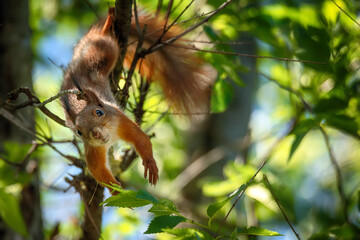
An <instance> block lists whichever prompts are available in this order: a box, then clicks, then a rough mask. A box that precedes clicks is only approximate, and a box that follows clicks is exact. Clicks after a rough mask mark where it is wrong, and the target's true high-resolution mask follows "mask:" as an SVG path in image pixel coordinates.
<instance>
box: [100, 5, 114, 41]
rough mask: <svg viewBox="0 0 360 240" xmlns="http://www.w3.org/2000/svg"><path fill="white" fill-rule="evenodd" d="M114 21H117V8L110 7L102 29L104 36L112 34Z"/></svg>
mask: <svg viewBox="0 0 360 240" xmlns="http://www.w3.org/2000/svg"><path fill="white" fill-rule="evenodd" d="M114 19H115V8H114V7H110V8H109V12H108V16H107V18H106V21H105V24H104V26H103V28H102V29H101V33H102V34H107V33H110V29H111V26H112V23H113V21H114Z"/></svg>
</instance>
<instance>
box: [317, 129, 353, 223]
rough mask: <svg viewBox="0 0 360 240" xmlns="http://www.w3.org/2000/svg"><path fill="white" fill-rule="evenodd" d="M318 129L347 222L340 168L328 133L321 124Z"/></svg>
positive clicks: (347, 205) (346, 201)
mask: <svg viewBox="0 0 360 240" xmlns="http://www.w3.org/2000/svg"><path fill="white" fill-rule="evenodd" d="M319 129H320V131H321V133H322V135H323V137H324V140H325V144H326V148H327V150H328V153H329V157H330V161H331V164H332V165H333V167H334V170H335V175H336V183H337V190H338V192H339V195H340V199H341V202H342V205H343V208H344V209H343V213H344V218H345V221H346V222H347V223H349V222H350V219H349V215H348V213H347V210H348V207H349V203H348V200H347V198H346V196H345V192H344V188H343V180H342V174H341V169H340V166H339V164H338V162H337V160H336V158H335V155H334V152H333V150H332V148H331V145H330V140H329V136H328V134H327V133H326V131H325V129H324V128H323V127H322V126H319Z"/></svg>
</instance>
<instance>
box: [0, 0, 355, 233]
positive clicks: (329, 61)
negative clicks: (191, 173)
mask: <svg viewBox="0 0 360 240" xmlns="http://www.w3.org/2000/svg"><path fill="white" fill-rule="evenodd" d="M335 2H336V3H337V4H338V6H339V7H341V9H342V10H343V11H346V13H348V14H349V15H350V16H351V17H353V18H354V19H355V20H356V21H357V22H358V23H359V22H360V18H359V17H358V16H359V15H360V3H358V1H355V0H347V1H340V0H335ZM88 3H90V4H91V6H92V9H93V10H94V11H95V12H94V11H93V10H92V9H91V8H90V7H89V4H88ZM113 3H114V1H110V5H112V4H113ZM168 3H169V1H163V5H162V12H165V11H166V7H167V5H168ZM188 3H189V1H180V0H178V1H174V5H173V6H174V11H173V13H172V16H171V17H172V19H174V18H175V17H176V16H178V15H179V14H180V13H181V11H182V10H183V9H184V7H186V5H187V4H188ZM221 3H222V1H218V0H209V1H207V3H206V4H205V3H204V2H203V1H195V3H194V4H193V6H192V7H190V8H189V11H187V12H186V14H184V15H183V16H182V17H181V18H180V20H187V19H189V18H190V17H192V16H199V15H201V14H203V13H206V12H209V11H211V10H214V9H216V8H217V7H218V6H219V5H220V4H221ZM107 4H108V3H107V2H105V1H97V0H91V1H90V0H89V1H83V0H41V1H37V0H32V1H30V11H31V18H30V26H31V29H32V31H33V41H32V44H33V52H34V61H35V67H36V69H35V70H34V90H35V92H36V93H37V95H38V96H39V97H40V99H42V100H43V99H46V98H48V97H50V96H52V95H55V94H56V92H57V91H58V88H59V86H60V81H61V78H62V71H61V68H59V67H56V66H54V65H52V64H51V63H50V62H49V61H48V59H47V58H48V57H49V55H50V53H49V52H47V50H48V51H49V49H51V50H52V51H55V57H56V56H57V54H58V55H61V56H62V55H65V57H64V58H65V59H66V60H67V61H69V60H70V57H71V56H70V55H69V56H68V55H66V54H67V53H69V54H70V53H71V50H72V49H71V48H72V46H73V45H74V44H75V43H76V41H77V40H78V39H79V38H80V36H81V34H82V33H84V32H85V31H86V29H87V28H88V27H89V26H90V25H91V24H92V23H93V22H94V21H96V19H97V15H98V16H103V15H105V13H106V9H107ZM141 4H142V6H143V7H144V9H146V10H147V11H149V12H153V11H155V10H156V8H157V1H155V0H146V1H142V2H141ZM338 6H336V5H335V4H334V2H333V1H331V0H318V1H300V0H298V1H289V0H280V1H272V0H270V1H249V0H242V1H240V0H234V1H233V2H232V3H231V4H230V5H229V6H228V7H226V8H225V9H224V10H223V11H221V12H219V13H218V14H217V15H216V16H215V17H214V18H213V19H211V21H209V23H207V24H206V25H204V26H203V28H202V29H201V30H202V32H203V33H204V34H206V36H207V38H208V39H209V40H211V41H213V42H214V44H211V45H201V48H202V49H206V50H213V51H218V52H233V51H234V50H233V46H232V44H229V43H230V42H236V41H237V39H239V38H240V37H241V36H242V35H245V34H250V35H251V36H252V37H253V38H254V39H255V42H254V43H237V44H256V46H257V55H259V56H266V57H276V58H286V59H297V60H304V61H315V62H317V63H308V62H303V63H302V62H291V61H285V60H284V61H281V60H277V59H271V58H258V59H257V67H256V69H248V67H247V66H245V63H244V62H242V61H241V60H240V59H239V58H238V57H236V56H230V55H222V54H219V53H209V52H200V53H198V54H199V55H201V56H202V57H203V58H204V59H205V60H206V61H207V62H209V63H210V64H211V65H212V66H213V67H214V69H216V70H217V71H218V78H217V81H216V82H215V84H214V89H213V95H212V99H211V104H212V106H211V107H212V111H213V112H216V113H220V112H223V111H224V110H226V108H227V106H228V105H229V104H230V103H231V101H232V98H233V95H234V91H233V87H232V84H233V83H235V84H237V85H240V86H244V84H243V82H242V80H241V78H240V77H239V73H245V72H256V73H258V74H259V75H258V77H259V80H260V82H259V86H258V88H257V89H256V93H255V96H254V98H255V104H254V106H253V112H252V115H251V122H250V126H249V127H250V129H251V132H252V135H251V143H250V144H249V146H248V154H247V159H246V164H243V163H239V162H237V161H235V160H234V161H233V162H229V163H228V164H226V166H225V167H224V169H223V175H222V176H206V178H203V179H201V181H199V185H200V186H201V189H202V194H203V196H204V198H202V201H201V202H192V203H185V206H182V207H181V208H180V207H177V206H178V205H183V203H182V201H181V199H182V198H181V196H180V194H179V193H178V190H177V188H176V187H177V186H176V185H174V179H176V177H177V176H178V175H179V173H181V172H182V171H183V170H184V169H185V168H186V166H187V162H186V146H187V144H189V145H190V144H191V143H187V142H186V140H184V139H185V138H184V135H186V133H187V131H188V129H189V126H190V124H191V123H189V122H188V121H186V120H183V119H180V118H178V117H174V116H172V115H168V116H166V117H164V118H163V119H162V121H161V123H159V124H157V125H155V126H154V127H153V128H152V129H151V132H154V133H155V134H156V136H155V138H153V139H152V142H153V146H154V152H155V156H156V159H159V160H160V161H158V163H159V165H160V166H159V167H160V170H161V176H160V178H161V180H160V182H159V184H158V186H157V187H156V189H153V188H150V187H148V188H147V191H148V192H150V193H151V195H150V194H149V193H147V192H145V191H124V194H123V195H121V196H118V197H112V198H110V199H108V200H107V202H106V204H108V205H111V204H110V203H113V205H114V206H118V207H139V206H144V205H152V207H151V208H150V210H149V212H150V213H153V214H154V216H155V217H156V219H158V220H156V221H155V222H152V223H150V219H152V218H153V217H151V215H150V216H146V217H144V215H142V214H140V213H139V212H136V211H134V212H135V213H134V214H129V211H131V210H128V209H126V208H124V209H120V210H115V211H114V212H113V214H114V215H116V216H118V217H117V218H116V221H105V222H104V224H103V237H104V239H119V238H120V239H121V238H122V237H123V239H126V237H129V238H130V237H131V236H135V239H136V236H137V235H142V234H143V232H144V231H145V230H146V229H145V230H144V231H142V232H140V233H139V230H138V229H139V228H141V227H144V226H143V225H145V226H146V227H147V226H148V225H149V224H150V225H151V224H152V225H151V226H152V227H151V228H150V230H149V231H150V232H155V231H156V232H159V231H160V232H163V233H160V234H157V235H156V238H158V239H174V238H175V239H208V238H209V234H208V233H207V232H205V231H203V229H202V228H200V229H198V228H188V227H186V228H176V229H171V228H166V227H173V226H175V225H177V224H178V223H180V222H182V221H188V222H190V223H191V221H190V220H189V219H187V218H186V217H185V216H187V214H185V213H184V214H182V211H181V210H183V209H186V204H193V205H194V206H196V207H195V208H196V209H197V212H193V213H192V214H193V215H194V216H196V217H197V218H198V219H199V222H206V221H208V220H209V219H210V220H211V221H210V223H211V224H210V223H209V226H211V227H212V228H211V230H214V229H216V228H217V227H218V226H219V224H220V222H221V220H222V219H223V218H224V217H225V215H226V214H227V212H228V211H229V209H230V207H231V205H232V204H233V201H234V197H235V196H236V195H231V193H233V192H235V193H239V189H240V190H242V189H243V186H245V184H246V183H247V182H248V181H249V180H250V178H251V177H252V176H253V175H254V173H255V172H256V170H257V167H258V166H259V164H260V163H261V160H263V159H267V160H268V162H267V164H266V165H265V167H264V169H263V170H262V172H264V173H266V174H267V175H268V177H269V180H270V183H271V185H272V188H273V189H274V192H275V194H276V199H277V201H278V202H279V203H280V204H281V206H282V207H283V208H284V211H285V212H286V214H287V216H288V217H289V218H290V221H291V222H292V223H293V224H294V226H295V229H296V230H297V232H298V233H299V234H300V236H301V237H302V239H308V238H309V239H357V237H358V236H359V234H360V230H359V226H360V217H359V216H360V215H359V211H360V207H359V205H360V197H359V196H360V195H359V191H360V189H359V182H360V161H359V160H360V159H359V156H360V144H359V136H360V114H359V109H360V78H359V69H360V58H359V56H360V50H359V49H360V48H359V45H360V42H359V37H360V27H359V25H358V24H357V23H355V22H354V21H352V20H351V19H350V18H349V17H348V16H347V15H346V14H345V13H344V12H343V11H342V10H341V9H340V8H339V7H338ZM197 20H198V18H195V20H193V21H186V22H184V23H182V24H181V25H183V26H184V27H187V26H190V25H191V24H192V23H194V22H195V21H197ZM197 35H201V34H200V30H198V31H197V32H196V33H195V34H194V35H192V36H191V37H190V39H195V36H197ZM47 44H50V46H51V47H50V48H49V47H46V48H45V46H47ZM59 59H60V60H59ZM59 59H52V60H55V63H57V64H58V65H66V61H63V60H62V59H63V58H61V57H60V56H59ZM39 69H40V70H39ZM135 81H136V80H135ZM244 87H246V86H244ZM134 93H135V95H134V96H132V99H131V101H134V100H135V97H136V94H138V92H136V90H134ZM151 93H152V94H149V95H150V97H149V98H148V99H147V101H146V104H145V106H146V109H147V110H149V111H148V112H147V113H146V115H145V123H144V125H143V127H144V129H147V128H149V127H151V126H152V124H153V123H154V122H156V121H157V119H158V118H159V114H158V113H159V112H162V111H165V110H166V105H161V106H160V107H159V103H160V102H161V101H162V97H161V95H159V94H158V89H157V88H156V86H155V87H153V86H152V92H151ZM49 108H50V109H51V110H52V111H53V112H54V113H56V114H59V115H60V116H62V117H63V115H62V111H61V107H60V105H59V104H58V103H56V102H55V103H52V105H51V107H50V105H49ZM128 114H129V115H130V113H129V112H128ZM36 120H37V130H38V131H44V132H46V134H47V135H49V136H52V137H54V138H55V139H57V140H64V139H71V138H72V133H71V132H70V131H69V130H68V129H65V128H63V127H61V126H59V125H57V124H55V123H53V122H52V121H51V120H45V118H44V116H43V115H42V114H37V119H36ZM244 127H246V126H244ZM320 127H322V128H324V129H325V130H326V132H327V134H328V136H329V137H330V144H331V147H332V151H333V153H334V156H335V158H336V160H337V161H338V164H339V166H340V170H341V173H342V181H343V182H342V184H343V189H344V195H345V196H344V197H345V198H346V201H347V204H346V206H345V205H344V204H343V202H342V201H341V199H340V197H339V191H338V188H337V185H338V182H337V179H336V175H335V170H334V166H333V165H332V164H331V162H330V160H329V152H328V149H327V148H326V145H325V141H324V137H323V135H322V134H321V133H320V131H319V129H320ZM289 129H290V130H289ZM279 136H280V137H279ZM29 147H30V146H28V145H19V144H17V143H11V142H9V143H6V144H5V152H4V153H2V155H1V156H0V157H3V158H4V159H6V160H7V161H9V162H11V163H19V161H21V160H22V159H23V158H24V157H25V155H26V153H27V152H28V150H29ZM62 150H63V151H69V152H71V153H75V150H74V149H73V148H71V147H64V148H62ZM117 154H118V155H121V149H120V150H119V151H117ZM40 157H41V158H42V161H43V165H42V167H43V169H42V170H43V172H45V173H44V176H43V181H44V182H47V181H48V178H49V176H47V175H46V172H47V171H48V168H49V169H51V168H52V166H54V160H57V161H64V160H63V159H62V158H61V157H59V156H54V154H53V153H52V152H50V151H48V152H47V155H46V156H45V155H44V154H41V156H40ZM64 164H66V163H64ZM51 170H52V171H50V172H51V174H53V173H54V170H53V169H51ZM142 171H143V170H142V166H141V164H137V163H136V164H134V165H133V166H132V167H131V168H130V169H129V170H128V171H127V172H125V173H123V174H122V175H121V178H122V180H123V181H125V182H127V183H128V184H129V186H130V187H131V188H133V189H144V188H145V186H146V181H145V180H144V179H143V177H142ZM56 174H58V176H59V177H60V178H62V177H63V175H64V173H60V174H59V173H56ZM0 176H1V177H0V195H1V196H0V214H1V217H2V218H3V219H5V220H6V223H7V224H8V225H9V226H10V227H12V228H14V229H15V228H16V230H17V231H19V232H20V233H21V234H23V235H26V229H25V226H24V223H23V220H22V217H21V214H20V211H19V196H18V195H19V192H20V189H21V186H22V185H23V184H24V183H26V182H27V181H30V180H31V176H28V175H16V165H12V164H9V163H7V162H5V161H1V160H0ZM14 176H16V177H15V178H14ZM48 194H63V193H62V192H59V193H52V192H49V191H47V190H45V191H44V192H43V198H46V196H47V195H48ZM139 194H140V195H139ZM229 194H230V195H229ZM152 196H156V198H155V197H152ZM158 196H160V197H158ZM157 199H160V200H157ZM56 204H57V203H56V202H54V205H53V206H51V207H49V209H44V212H51V208H56ZM71 204H73V205H75V203H74V202H71ZM77 204H78V203H77ZM78 205H80V204H78ZM344 207H346V209H344ZM140 209H141V208H140ZM140 211H141V210H140ZM344 211H346V213H347V215H348V219H345V218H344ZM10 213H12V214H10ZM206 213H207V215H206ZM215 213H216V214H215ZM7 216H11V217H7ZM175 216H176V218H175ZM47 217H48V218H49V219H50V218H51V217H52V216H50V217H49V216H47ZM75 218H76V219H77V221H64V222H62V223H61V228H60V234H61V235H62V236H66V237H68V238H77V237H78V236H79V234H80V233H79V225H78V223H79V222H80V220H78V219H81V216H75ZM254 218H255V220H256V221H255V222H257V223H258V225H259V226H262V227H265V228H267V229H271V230H274V231H276V232H279V233H281V234H283V235H285V238H281V239H294V238H295V236H294V235H293V233H292V232H291V230H290V228H289V226H288V225H287V223H286V222H285V221H284V219H283V216H282V214H281V212H280V210H279V208H278V206H277V205H276V202H275V199H274V197H273V196H272V195H271V193H270V191H269V189H267V188H266V185H264V183H263V181H262V180H261V178H260V177H259V176H258V177H257V178H256V179H255V181H254V182H253V183H252V184H251V186H250V185H249V186H248V187H247V189H246V191H245V195H244V196H243V197H242V198H241V200H240V201H239V203H238V204H237V207H236V211H233V212H232V213H231V214H230V216H229V218H228V219H227V221H226V224H225V226H224V227H223V229H222V234H223V235H225V236H228V238H229V239H236V238H237V237H238V238H239V239H243V238H241V237H239V236H238V235H239V234H242V233H247V234H252V235H261V234H256V233H266V231H267V230H266V229H265V230H264V231H263V232H262V230H261V228H255V231H253V230H254V229H251V228H246V227H247V226H248V225H249V224H251V222H254V221H253V220H254ZM164 224H165V225H166V226H165V225H164ZM167 224H168V225H167ZM169 224H170V225H169ZM191 226H192V225H191ZM240 226H241V227H244V228H242V229H240V228H239V227H240ZM45 227H46V228H47V230H49V229H50V228H51V227H52V226H51V224H49V225H46V226H45ZM74 229H75V230H76V229H77V231H74ZM234 229H235V230H234ZM120 230H121V231H120ZM150 232H149V233H150ZM267 233H270V232H267ZM268 235H270V234H268ZM124 236H125V237H124ZM174 236H175V237H174ZM258 239H266V238H260V237H259V238H258Z"/></svg>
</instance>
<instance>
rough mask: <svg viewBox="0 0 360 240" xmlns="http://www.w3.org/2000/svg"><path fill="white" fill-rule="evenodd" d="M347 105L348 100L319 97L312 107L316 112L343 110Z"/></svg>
mask: <svg viewBox="0 0 360 240" xmlns="http://www.w3.org/2000/svg"><path fill="white" fill-rule="evenodd" d="M347 106H348V101H346V100H344V99H341V98H338V97H331V98H326V99H320V100H319V101H318V103H317V104H316V106H315V107H314V111H315V112H316V113H324V112H334V111H337V110H344V109H345V108H346V107H347Z"/></svg>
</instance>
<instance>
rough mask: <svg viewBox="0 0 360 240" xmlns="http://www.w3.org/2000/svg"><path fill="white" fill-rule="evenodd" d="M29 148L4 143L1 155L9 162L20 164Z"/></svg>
mask: <svg viewBox="0 0 360 240" xmlns="http://www.w3.org/2000/svg"><path fill="white" fill-rule="evenodd" d="M30 147H31V144H20V143H18V142H10V141H6V142H4V145H3V148H4V151H3V155H4V157H5V158H6V159H7V160H9V161H10V162H13V163H20V162H21V161H24V158H25V156H26V154H27V153H28V151H29V149H30Z"/></svg>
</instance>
